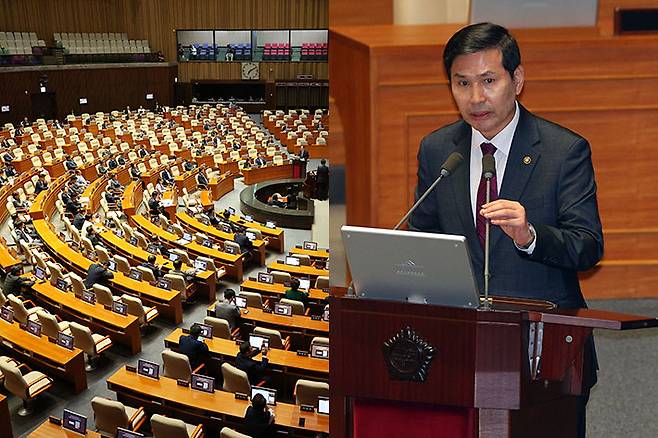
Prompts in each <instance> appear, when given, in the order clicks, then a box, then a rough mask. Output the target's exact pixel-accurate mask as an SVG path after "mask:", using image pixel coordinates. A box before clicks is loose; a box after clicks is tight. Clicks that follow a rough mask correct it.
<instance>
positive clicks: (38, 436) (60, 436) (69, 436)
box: [28, 418, 101, 438]
mask: <svg viewBox="0 0 658 438" xmlns="http://www.w3.org/2000/svg"><path fill="white" fill-rule="evenodd" d="M80 436H81V435H80V434H78V433H75V432H71V431H70V430H66V429H64V428H63V427H62V426H56V425H54V424H52V423H51V422H50V421H49V420H48V419H47V418H46V420H45V421H44V422H43V423H41V425H40V426H39V427H37V428H36V429H34V431H32V433H31V434H29V435H28V437H29V438H80ZM84 436H85V437H88V438H101V434H99V433H98V432H94V431H92V430H87V434H86V435H84Z"/></svg>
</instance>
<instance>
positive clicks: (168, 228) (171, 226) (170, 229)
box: [167, 225, 176, 234]
mask: <svg viewBox="0 0 658 438" xmlns="http://www.w3.org/2000/svg"><path fill="white" fill-rule="evenodd" d="M167 233H171V234H176V229H175V228H174V227H173V225H169V226H168V227H167Z"/></svg>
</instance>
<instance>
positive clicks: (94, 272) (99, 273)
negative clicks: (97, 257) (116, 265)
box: [84, 262, 114, 289]
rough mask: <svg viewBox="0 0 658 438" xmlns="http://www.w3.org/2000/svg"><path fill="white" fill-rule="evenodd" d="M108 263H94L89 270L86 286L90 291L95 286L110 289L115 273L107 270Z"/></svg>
mask: <svg viewBox="0 0 658 438" xmlns="http://www.w3.org/2000/svg"><path fill="white" fill-rule="evenodd" d="M107 266H108V263H107V262H103V263H92V264H91V265H89V269H88V270H87V278H86V279H85V281H84V285H85V287H86V288H87V289H90V288H91V287H92V286H93V285H94V284H100V285H102V286H106V287H109V285H110V280H111V279H113V278H114V273H113V272H112V271H110V270H109V269H107Z"/></svg>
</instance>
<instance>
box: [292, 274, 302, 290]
mask: <svg viewBox="0 0 658 438" xmlns="http://www.w3.org/2000/svg"><path fill="white" fill-rule="evenodd" d="M299 284H300V283H299V280H298V279H297V278H295V277H293V278H291V279H290V288H291V289H292V290H297V289H299Z"/></svg>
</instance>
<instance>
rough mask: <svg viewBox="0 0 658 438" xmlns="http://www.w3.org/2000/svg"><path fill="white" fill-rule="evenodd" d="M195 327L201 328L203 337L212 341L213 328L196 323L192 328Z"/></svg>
mask: <svg viewBox="0 0 658 438" xmlns="http://www.w3.org/2000/svg"><path fill="white" fill-rule="evenodd" d="M195 325H196V326H199V327H201V337H203V338H206V339H212V326H210V325H206V324H201V323H194V324H192V327H194V326H195Z"/></svg>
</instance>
